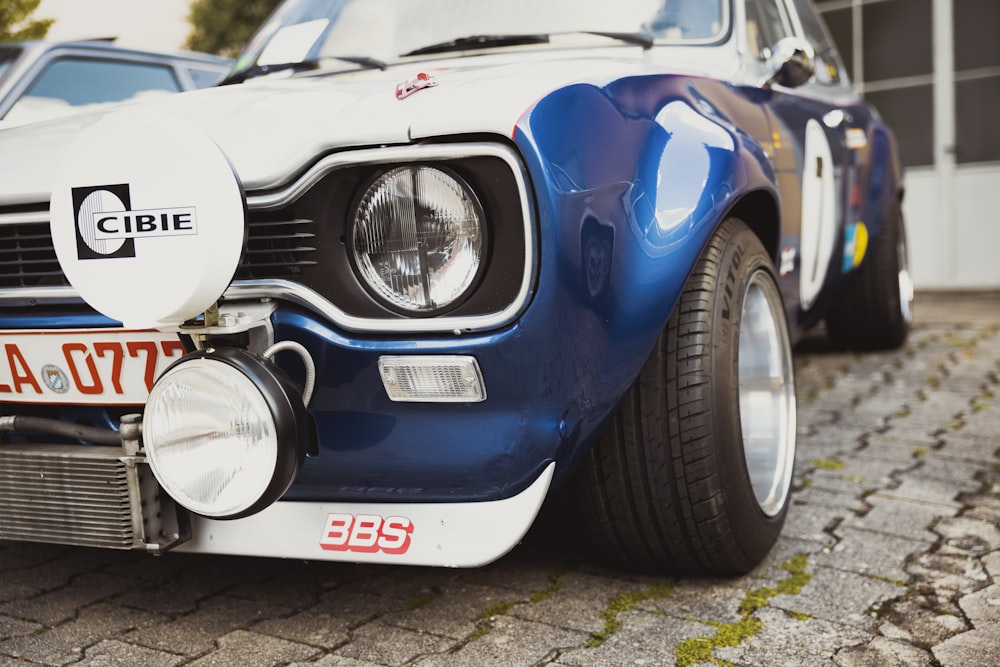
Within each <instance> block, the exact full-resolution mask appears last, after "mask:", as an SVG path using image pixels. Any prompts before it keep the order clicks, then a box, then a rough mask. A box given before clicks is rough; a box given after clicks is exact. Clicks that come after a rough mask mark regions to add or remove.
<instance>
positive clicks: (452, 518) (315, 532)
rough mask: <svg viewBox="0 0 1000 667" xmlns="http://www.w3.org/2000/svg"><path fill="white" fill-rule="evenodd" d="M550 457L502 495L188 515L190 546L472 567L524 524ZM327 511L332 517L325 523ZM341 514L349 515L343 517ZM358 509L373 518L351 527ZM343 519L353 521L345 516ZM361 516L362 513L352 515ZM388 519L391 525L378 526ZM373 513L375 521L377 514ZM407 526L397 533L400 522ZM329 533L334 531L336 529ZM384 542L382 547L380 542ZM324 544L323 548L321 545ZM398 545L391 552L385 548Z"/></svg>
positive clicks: (520, 533)
mask: <svg viewBox="0 0 1000 667" xmlns="http://www.w3.org/2000/svg"><path fill="white" fill-rule="evenodd" d="M554 471H555V464H554V463H550V464H549V466H548V467H547V468H546V469H545V470H544V471H543V472H542V474H541V475H539V477H538V479H536V480H535V481H534V482H533V483H532V484H531V486H529V487H528V488H527V489H525V490H524V491H522V492H521V493H520V494H518V495H516V496H513V497H511V498H507V499H505V500H496V501H491V502H482V503H407V504H402V503H308V502H277V503H275V504H273V505H271V506H270V507H268V508H267V509H265V510H263V511H261V512H259V513H257V514H254V515H253V516H249V517H246V518H245V519H236V520H234V521H215V520H212V519H206V518H204V517H193V525H192V527H191V528H192V533H193V535H194V537H193V538H192V539H191V541H189V542H185V543H184V544H182V545H180V546H179V547H177V548H176V550H177V551H182V552H191V553H214V554H231V555H253V556H265V557H274V558H302V559H308V560H332V561H350V562H363V563H388V564H395V565H434V566H444V567H477V566H479V565H484V564H486V563H489V562H491V561H494V560H496V559H497V558H500V557H501V556H503V555H504V554H505V553H507V552H508V551H510V550H511V549H513V548H514V546H516V545H517V543H518V542H519V541H520V540H521V538H522V537H524V534H525V533H526V532H528V528H529V527H530V526H531V523H532V522H533V521H534V519H535V516H536V515H537V514H538V510H539V509H540V508H541V506H542V500H544V498H545V494H546V492H547V491H548V489H549V484H550V483H551V481H552V474H553V472H554ZM331 517H332V518H333V520H334V521H335V522H336V521H338V520H339V522H338V523H335V528H334V529H333V530H331V527H330V522H331ZM348 517H349V518H348ZM365 517H369V518H371V519H376V520H374V521H369V522H368V523H365V524H364V525H363V526H361V527H358V525H357V524H360V523H362V522H363V521H364V518H365ZM350 519H354V520H355V522H356V523H355V524H354V525H351V524H350ZM358 519H361V520H362V521H358ZM390 519H395V520H397V521H393V522H392V523H393V525H394V526H395V527H394V529H393V530H392V531H391V532H390V531H388V530H386V531H384V532H385V533H386V534H385V535H384V536H379V535H378V532H379V530H380V528H381V527H382V526H383V525H385V524H388V523H390ZM379 520H380V521H379ZM405 528H408V529H409V532H408V533H407V534H405V535H404V529H405ZM333 533H340V534H339V535H337V534H333ZM380 542H381V544H383V545H385V547H386V548H385V549H382V548H381V547H380ZM323 543H325V544H326V548H324V547H323ZM389 551H399V553H388V552H389Z"/></svg>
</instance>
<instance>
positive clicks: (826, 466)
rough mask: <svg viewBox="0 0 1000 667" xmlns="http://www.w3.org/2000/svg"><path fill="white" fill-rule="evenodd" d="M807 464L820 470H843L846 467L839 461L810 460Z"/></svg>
mask: <svg viewBox="0 0 1000 667" xmlns="http://www.w3.org/2000/svg"><path fill="white" fill-rule="evenodd" d="M809 464H810V465H812V466H815V467H816V468H819V469H820V470H843V469H844V468H845V467H846V466H847V464H846V463H844V462H843V461H841V460H839V459H810V460H809Z"/></svg>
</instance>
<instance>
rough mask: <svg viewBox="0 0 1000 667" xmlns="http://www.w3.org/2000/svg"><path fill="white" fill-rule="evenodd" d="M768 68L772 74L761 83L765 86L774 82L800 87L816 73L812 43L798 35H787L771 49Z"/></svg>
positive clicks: (787, 86)
mask: <svg viewBox="0 0 1000 667" xmlns="http://www.w3.org/2000/svg"><path fill="white" fill-rule="evenodd" d="M767 69H768V71H770V72H771V74H769V75H768V77H767V78H766V79H764V81H763V82H762V83H761V86H762V87H763V88H770V87H771V86H773V85H774V84H778V85H779V86H784V87H785V88H798V87H799V86H801V85H802V84H804V83H806V82H807V81H809V79H811V78H812V75H813V74H815V73H816V61H815V53H814V52H813V48H812V45H810V44H809V43H808V42H806V41H805V40H802V39H799V38H798V37H785V38H784V39H782V40H781V41H779V42H778V43H777V44H775V45H774V48H772V49H771V56H770V57H769V58H768V59H767Z"/></svg>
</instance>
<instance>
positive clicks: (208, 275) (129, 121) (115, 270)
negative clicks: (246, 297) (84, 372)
mask: <svg viewBox="0 0 1000 667" xmlns="http://www.w3.org/2000/svg"><path fill="white" fill-rule="evenodd" d="M50 209H51V222H50V226H51V231H52V241H53V245H54V246H55V251H56V256H57V257H58V259H59V265H60V266H61V267H62V270H63V272H64V273H65V274H66V277H67V278H68V279H69V281H70V283H71V284H72V285H73V287H74V288H76V290H77V291H78V292H79V294H80V296H81V297H82V298H83V299H84V300H85V301H86V302H87V303H88V304H90V305H91V306H92V307H93V308H94V309H96V310H97V311H99V312H101V313H103V314H104V315H107V316H108V317H110V318H113V319H115V320H118V321H119V322H121V323H122V324H124V325H125V327H126V328H130V329H148V328H157V327H171V326H176V325H178V324H181V323H183V322H185V321H187V320H190V319H191V318H193V317H195V316H197V315H199V314H201V313H203V312H204V311H205V310H206V309H208V308H209V307H211V306H212V305H213V304H214V303H215V301H216V300H217V299H218V298H219V297H220V296H221V295H222V293H223V292H224V291H225V290H226V288H227V287H228V286H229V283H230V282H231V281H232V279H233V275H234V274H235V273H236V269H237V266H238V265H239V261H240V257H241V255H242V252H243V243H244V237H245V233H246V232H245V230H246V221H245V217H246V206H245V201H244V196H243V190H242V188H241V187H240V184H239V180H238V178H237V176H236V174H235V172H234V171H233V168H232V165H230V163H229V161H228V160H227V159H226V156H225V155H224V154H223V153H222V150H221V149H220V148H219V147H218V146H217V145H216V144H215V143H214V142H213V141H212V140H211V139H210V138H209V137H208V135H206V134H205V133H204V132H203V131H201V130H200V129H199V128H197V127H195V126H194V125H192V124H190V123H187V122H184V121H182V120H180V119H177V118H173V117H170V116H166V115H164V114H160V113H156V112H150V111H148V110H143V109H142V108H141V107H137V108H130V109H125V110H122V111H118V112H115V113H112V114H109V115H108V116H105V117H104V118H102V119H101V120H99V121H97V122H96V123H95V124H93V125H91V126H89V127H88V128H87V129H85V130H84V131H83V132H81V133H80V135H79V136H78V137H77V139H76V141H74V143H73V144H71V145H70V146H69V148H68V150H67V153H66V157H65V160H64V161H63V163H62V165H61V166H60V167H59V169H58V170H57V172H56V174H55V180H54V183H53V189H52V200H51V204H50Z"/></svg>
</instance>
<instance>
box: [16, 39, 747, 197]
mask: <svg viewBox="0 0 1000 667" xmlns="http://www.w3.org/2000/svg"><path fill="white" fill-rule="evenodd" d="M597 44H600V45H606V42H605V41H603V40H602V41H598V42H597ZM610 48H612V49H614V50H617V51H619V52H620V53H621V56H620V58H615V57H613V56H611V57H609V55H608V50H609V49H608V48H602V49H600V56H599V57H595V56H594V55H593V53H592V52H591V51H581V50H566V49H556V48H547V49H539V50H534V51H531V52H528V51H525V50H519V49H512V50H508V52H504V53H493V54H483V55H478V56H476V57H466V58H461V59H440V60H429V61H428V60H422V61H415V62H413V63H404V64H397V65H393V66H391V67H389V68H388V69H387V70H386V71H378V70H364V71H357V72H348V73H343V74H339V75H335V76H334V75H331V77H332V78H327V75H320V76H309V77H300V78H298V79H295V80H292V81H289V80H287V78H285V79H281V80H280V81H279V85H273V83H272V81H269V80H268V79H266V78H264V79H259V80H251V81H249V82H247V83H245V84H242V85H237V86H224V87H220V88H213V89H208V90H201V91H195V92H190V93H185V94H183V95H172V96H169V97H165V98H161V99H158V100H155V101H151V102H149V103H143V102H138V103H136V104H135V105H134V106H135V107H136V108H137V109H139V110H140V111H141V110H142V109H147V108H148V109H150V110H151V111H156V112H157V113H163V114H168V115H174V116H177V117H179V118H182V119H186V120H187V121H189V122H192V123H195V124H196V125H198V126H199V127H200V129H201V130H202V131H203V132H205V133H207V134H208V135H209V136H210V137H212V138H213V139H214V140H215V142H216V143H217V144H218V145H219V146H220V147H221V148H222V150H223V152H224V153H225V154H226V156H227V157H228V158H229V160H230V161H231V162H232V164H233V167H234V168H235V170H236V173H237V174H238V176H239V178H240V181H241V183H242V184H243V187H244V188H245V189H246V190H248V191H253V190H259V189H267V188H273V187H277V186H280V185H282V184H285V183H287V182H288V181H289V180H290V179H292V178H293V177H294V175H295V174H298V173H300V172H302V171H303V170H304V169H306V168H307V167H308V166H309V165H310V164H311V163H312V162H313V161H314V160H315V158H316V156H317V155H320V154H323V153H326V152H329V151H334V150H337V149H341V148H345V147H363V146H383V145H392V144H403V143H408V142H410V141H412V140H415V139H419V138H425V137H433V136H460V135H462V134H469V133H491V134H499V135H501V136H505V137H510V136H511V134H512V132H513V129H514V126H515V124H516V123H517V122H518V120H519V119H520V118H521V116H522V115H523V114H524V113H526V112H527V111H528V110H530V108H531V107H532V105H533V104H534V103H535V102H536V101H537V100H538V99H540V98H541V97H543V96H544V95H546V94H547V93H549V92H551V91H553V90H555V89H556V88H558V87H560V86H563V85H566V84H569V83H572V82H576V81H587V82H591V83H594V84H596V85H600V84H601V83H603V82H606V81H610V80H612V79H614V78H616V77H620V76H627V75H641V74H642V73H643V72H649V73H653V72H663V71H676V72H681V73H688V74H692V75H695V76H698V75H709V74H710V75H712V76H717V77H723V78H726V77H732V76H735V72H736V69H735V66H736V64H737V63H738V57H737V55H736V53H735V46H731V45H727V46H723V47H718V48H710V49H709V48H696V47H689V48H682V47H662V48H656V49H651V50H649V51H643V50H642V49H640V48H638V47H635V46H628V47H610ZM731 49H732V50H731ZM420 72H426V73H428V74H431V75H433V76H434V77H435V78H436V80H437V82H438V85H436V86H434V87H432V88H427V89H425V90H421V91H418V92H417V93H415V94H413V95H411V96H410V97H407V98H406V99H404V100H398V99H396V95H395V90H396V85H397V84H398V83H400V82H403V81H407V80H409V79H412V78H413V77H415V76H416V75H417V74H418V73H420ZM328 81H329V82H330V83H335V85H325V84H326V83H327V82H328ZM146 104H148V106H146ZM102 116H103V114H99V113H95V114H79V115H76V116H72V117H70V118H66V119H59V120H56V121H51V122H44V123H38V124H36V125H31V126H26V127H19V128H12V129H10V130H6V131H3V132H0V155H3V156H4V160H3V164H2V165H0V204H18V203H39V202H46V201H48V199H49V193H50V191H51V188H52V183H51V181H52V172H53V167H54V165H56V164H58V163H59V161H60V160H61V156H62V155H63V154H64V153H65V151H66V147H67V146H68V145H69V144H70V143H71V142H73V141H74V140H75V138H76V136H77V135H78V134H79V133H80V132H81V131H83V130H84V129H85V128H87V127H89V126H90V125H91V124H93V123H95V122H96V121H97V120H98V119H100V118H101V117H102Z"/></svg>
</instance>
